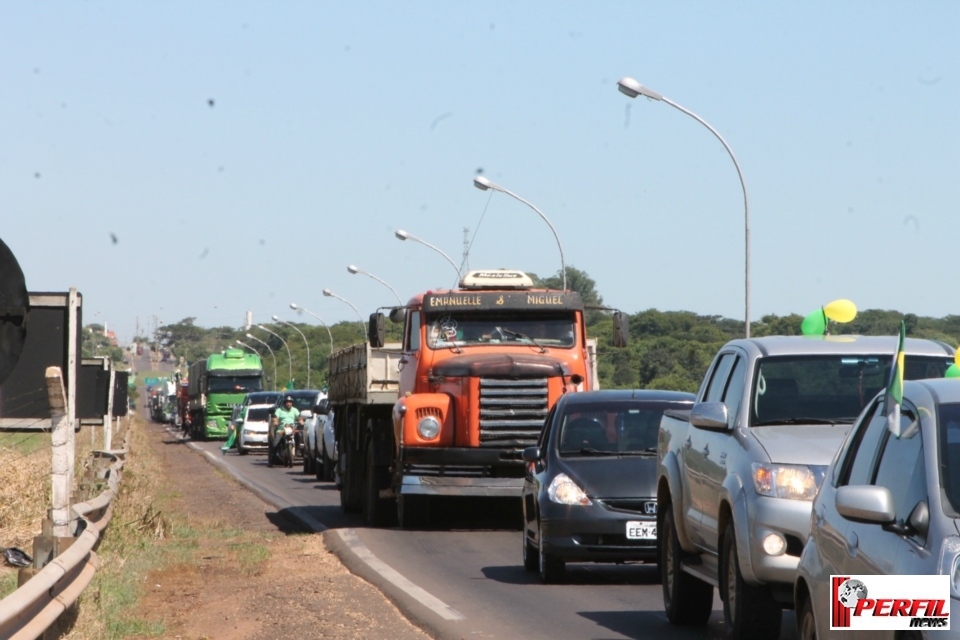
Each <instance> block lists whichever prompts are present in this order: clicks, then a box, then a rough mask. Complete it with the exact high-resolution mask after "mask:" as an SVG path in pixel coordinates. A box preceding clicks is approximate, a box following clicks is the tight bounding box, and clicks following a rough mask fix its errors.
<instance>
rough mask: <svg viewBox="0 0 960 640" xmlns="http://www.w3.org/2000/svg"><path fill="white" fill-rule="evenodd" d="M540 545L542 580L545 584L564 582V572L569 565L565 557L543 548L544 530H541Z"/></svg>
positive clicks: (538, 551)
mask: <svg viewBox="0 0 960 640" xmlns="http://www.w3.org/2000/svg"><path fill="white" fill-rule="evenodd" d="M539 538H540V545H539V547H538V549H537V564H538V568H539V569H540V582H542V583H543V584H557V583H558V582H563V574H564V573H566V568H567V565H566V563H565V562H564V561H563V558H560V557H558V556H555V555H553V554H551V553H547V552H546V551H544V549H543V530H542V529H541V530H540V535H539Z"/></svg>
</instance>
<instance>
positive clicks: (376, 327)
mask: <svg viewBox="0 0 960 640" xmlns="http://www.w3.org/2000/svg"><path fill="white" fill-rule="evenodd" d="M367 339H368V340H369V341H370V346H371V347H373V348H374V349H379V348H380V347H382V346H383V344H384V342H386V339H387V328H386V326H385V321H384V318H383V314H382V313H380V312H379V311H378V312H377V313H371V314H370V326H369V327H368V328H367Z"/></svg>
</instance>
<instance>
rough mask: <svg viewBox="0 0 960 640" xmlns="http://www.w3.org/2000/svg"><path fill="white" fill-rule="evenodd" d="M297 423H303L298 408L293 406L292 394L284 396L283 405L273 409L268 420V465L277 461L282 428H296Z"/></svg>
mask: <svg viewBox="0 0 960 640" xmlns="http://www.w3.org/2000/svg"><path fill="white" fill-rule="evenodd" d="M298 424H299V425H302V424H303V418H301V417H300V410H299V409H297V408H296V407H295V406H293V396H286V397H285V398H284V399H283V406H281V407H277V408H276V409H275V410H274V412H273V418H272V419H271V420H270V436H269V438H268V444H267V448H268V452H267V464H268V465H269V466H271V467H272V466H273V465H274V463H276V462H278V460H277V450H278V449H279V445H280V440H281V438H282V437H283V428H284V427H293V428H294V429H296V428H297V427H298Z"/></svg>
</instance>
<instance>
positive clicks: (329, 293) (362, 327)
mask: <svg viewBox="0 0 960 640" xmlns="http://www.w3.org/2000/svg"><path fill="white" fill-rule="evenodd" d="M323 295H325V296H327V297H328V298H336V299H337V300H339V301H340V302H342V303H344V304H347V305H350V308H351V309H353V310H354V311H356V312H357V317H358V318H360V335H362V336H366V335H367V328H366V326H365V325H364V324H363V316H362V315H360V309H357V308H356V307H355V306H353V304H352V303H351V302H350V301H349V300H347V299H345V298H341V297H340V296H338V295H337V294H335V293H334V292H333V291H330V289H324V290H323Z"/></svg>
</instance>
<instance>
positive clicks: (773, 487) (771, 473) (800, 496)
mask: <svg viewBox="0 0 960 640" xmlns="http://www.w3.org/2000/svg"><path fill="white" fill-rule="evenodd" d="M752 466H753V486H754V488H756V490H757V493H758V494H760V495H762V496H770V497H771V498H787V499H789V500H813V498H814V496H816V495H817V489H819V488H820V482H822V481H823V473H822V471H821V469H820V467H807V466H803V465H787V464H760V463H758V462H754V463H753V465H752Z"/></svg>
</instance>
